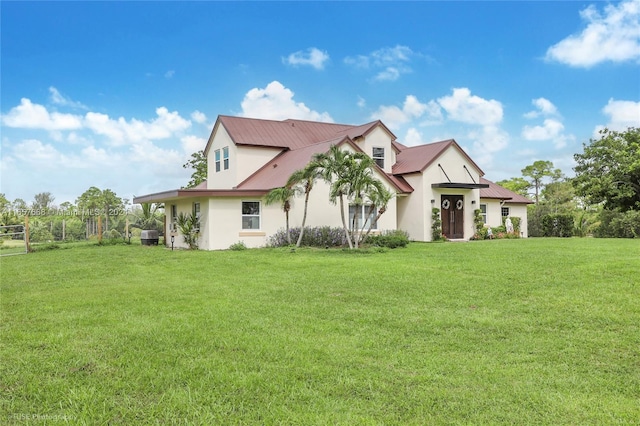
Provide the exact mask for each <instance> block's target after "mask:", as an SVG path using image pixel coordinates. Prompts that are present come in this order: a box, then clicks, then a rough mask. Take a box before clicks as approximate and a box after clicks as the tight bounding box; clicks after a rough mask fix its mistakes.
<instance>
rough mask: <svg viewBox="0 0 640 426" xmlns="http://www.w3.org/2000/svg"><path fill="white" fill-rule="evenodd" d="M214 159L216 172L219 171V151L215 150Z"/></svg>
mask: <svg viewBox="0 0 640 426" xmlns="http://www.w3.org/2000/svg"><path fill="white" fill-rule="evenodd" d="M214 153H215V159H216V172H219V171H220V150H219V149H216V150H215V152H214Z"/></svg>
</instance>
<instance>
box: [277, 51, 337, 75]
mask: <svg viewBox="0 0 640 426" xmlns="http://www.w3.org/2000/svg"><path fill="white" fill-rule="evenodd" d="M328 60H329V54H328V53H327V52H323V51H322V50H320V49H318V48H315V47H310V48H308V49H307V50H306V51H303V50H299V51H297V52H295V53H292V54H290V55H289V56H287V57H286V58H282V62H284V63H285V64H288V65H292V66H294V67H297V66H301V65H304V66H311V67H313V68H315V69H317V70H321V69H324V64H325V63H326V62H327V61H328Z"/></svg>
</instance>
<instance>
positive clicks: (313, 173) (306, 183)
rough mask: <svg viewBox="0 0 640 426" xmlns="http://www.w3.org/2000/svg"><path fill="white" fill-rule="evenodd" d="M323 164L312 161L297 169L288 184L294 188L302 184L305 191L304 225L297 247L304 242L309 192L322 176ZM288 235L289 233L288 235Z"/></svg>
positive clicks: (301, 227)
mask: <svg viewBox="0 0 640 426" xmlns="http://www.w3.org/2000/svg"><path fill="white" fill-rule="evenodd" d="M320 171H321V166H320V164H319V163H317V162H316V161H311V162H309V164H307V166H306V167H305V168H304V169H301V170H296V171H295V172H293V174H292V175H291V176H290V177H289V180H288V181H287V186H290V187H292V188H295V187H297V186H298V185H302V187H303V188H302V190H303V191H304V214H303V215H302V225H301V226H300V235H298V241H296V247H300V244H301V243H302V237H303V235H304V226H305V224H306V222H307V207H308V206H309V193H310V192H311V190H312V189H313V186H314V185H315V182H316V180H317V179H318V178H320ZM287 237H288V235H287Z"/></svg>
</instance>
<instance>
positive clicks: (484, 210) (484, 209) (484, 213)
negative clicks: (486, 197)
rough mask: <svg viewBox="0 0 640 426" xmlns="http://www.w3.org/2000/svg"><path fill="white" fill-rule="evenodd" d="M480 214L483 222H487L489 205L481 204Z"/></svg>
mask: <svg viewBox="0 0 640 426" xmlns="http://www.w3.org/2000/svg"><path fill="white" fill-rule="evenodd" d="M480 216H482V223H484V224H486V223H487V205H486V204H480Z"/></svg>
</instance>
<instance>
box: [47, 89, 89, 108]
mask: <svg viewBox="0 0 640 426" xmlns="http://www.w3.org/2000/svg"><path fill="white" fill-rule="evenodd" d="M49 93H50V94H51V96H50V99H51V102H52V103H54V104H56V105H60V106H66V107H71V108H79V109H89V108H88V107H87V106H86V105H84V104H83V103H81V102H77V101H74V100H72V99H71V98H69V97H68V96H64V95H63V94H62V93H60V91H58V89H56V88H55V87H53V86H51V87H49Z"/></svg>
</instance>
